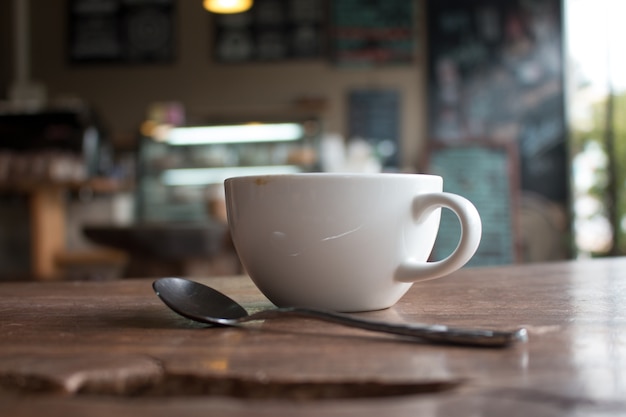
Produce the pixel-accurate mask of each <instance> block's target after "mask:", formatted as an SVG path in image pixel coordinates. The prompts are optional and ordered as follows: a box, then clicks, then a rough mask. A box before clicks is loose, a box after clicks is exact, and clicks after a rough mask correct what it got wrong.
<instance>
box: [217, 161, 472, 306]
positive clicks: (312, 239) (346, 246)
mask: <svg viewBox="0 0 626 417" xmlns="http://www.w3.org/2000/svg"><path fill="white" fill-rule="evenodd" d="M224 186H225V190H226V207H227V214H228V222H229V225H230V231H231V236H232V239H233V243H234V245H235V248H236V250H237V253H238V255H239V258H240V260H241V262H242V264H243V266H244V268H245V270H246V272H247V273H248V274H249V275H250V278H251V279H252V281H253V282H254V283H255V284H256V286H257V287H258V288H259V289H260V290H261V292H263V294H265V296H266V297H267V298H268V299H269V300H270V301H272V302H273V303H274V304H276V305H277V306H298V307H311V308H322V309H329V310H335V311H344V312H349V311H366V310H378V309H383V308H388V307H391V306H392V305H394V304H395V303H396V302H397V301H398V300H399V299H400V298H401V297H402V296H403V295H404V294H405V293H406V291H407V290H408V289H409V288H410V286H411V285H412V283H414V282H417V281H423V280H428V279H433V278H439V277H442V276H444V275H447V274H450V273H451V272H454V271H456V270H457V269H459V268H461V267H462V266H463V265H465V263H467V261H469V260H470V258H471V257H472V256H473V255H474V253H475V251H476V249H477V248H478V245H479V243H480V238H481V233H482V226H481V221H480V216H479V214H478V211H477V210H476V208H475V207H474V205H473V204H472V203H471V202H469V201H468V200H467V199H465V198H464V197H461V196H459V195H456V194H451V193H445V192H443V191H442V190H443V179H442V178H441V177H438V176H434V175H420V174H390V173H389V174H388V173H383V174H330V173H303V174H287V175H259V176H246V177H234V178H229V179H227V180H226V181H225V183H224ZM441 207H445V208H448V209H451V210H452V211H453V212H454V213H456V215H457V217H458V218H459V221H460V224H461V229H462V231H461V236H460V238H459V244H458V246H457V248H456V249H455V250H454V252H453V253H452V254H450V255H449V256H448V257H447V258H445V259H442V260H439V261H430V262H429V261H428V258H429V256H430V253H431V251H432V249H433V246H434V243H435V238H436V236H437V231H438V229H439V221H440V216H441Z"/></svg>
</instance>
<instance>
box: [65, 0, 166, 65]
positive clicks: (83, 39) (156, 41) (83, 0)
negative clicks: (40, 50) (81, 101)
mask: <svg viewBox="0 0 626 417" xmlns="http://www.w3.org/2000/svg"><path fill="white" fill-rule="evenodd" d="M174 4H175V2H174V0H141V1H128V0H70V1H69V3H68V8H69V9H68V12H69V13H68V14H69V47H68V54H69V60H70V62H72V63H92V62H93V63H103V62H111V63H139V62H170V61H172V60H173V58H174Z"/></svg>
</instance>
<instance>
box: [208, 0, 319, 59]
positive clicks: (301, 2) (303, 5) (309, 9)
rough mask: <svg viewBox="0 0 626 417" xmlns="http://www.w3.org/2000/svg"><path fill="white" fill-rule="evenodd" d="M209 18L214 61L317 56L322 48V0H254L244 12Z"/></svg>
mask: <svg viewBox="0 0 626 417" xmlns="http://www.w3.org/2000/svg"><path fill="white" fill-rule="evenodd" d="M211 18H212V19H213V56H214V59H215V60H216V61H217V62H250V61H275V60H286V59H304V58H319V57H321V56H322V55H323V53H324V52H325V44H326V38H325V33H326V3H325V2H324V1H323V0H255V1H254V3H253V6H252V8H251V9H250V10H248V11H246V12H244V13H236V14H231V15H227V14H224V15H211Z"/></svg>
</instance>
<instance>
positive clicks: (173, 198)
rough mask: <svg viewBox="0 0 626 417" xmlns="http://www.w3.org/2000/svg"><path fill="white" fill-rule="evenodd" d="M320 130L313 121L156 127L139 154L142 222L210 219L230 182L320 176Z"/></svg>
mask: <svg viewBox="0 0 626 417" xmlns="http://www.w3.org/2000/svg"><path fill="white" fill-rule="evenodd" d="M320 131H321V126H320V123H319V121H317V120H314V119H306V120H295V121H294V120H288V121H280V122H271V123H267V122H265V123H258V122H255V123H240V124H225V125H204V126H185V127H175V128H169V127H167V126H155V127H152V128H151V129H150V134H149V135H146V136H143V137H142V138H141V143H140V148H139V152H138V164H137V169H138V176H137V219H138V220H139V221H140V222H144V223H146V222H147V223H163V222H166V223H169V222H203V221H207V220H211V217H215V216H217V217H220V214H219V213H218V214H211V213H214V211H213V210H211V209H210V207H211V203H212V202H214V201H216V200H217V201H219V200H220V199H222V200H223V182H224V180H225V179H226V178H228V177H232V176H239V175H252V174H265V173H267V174H276V173H295V172H310V171H316V170H318V163H317V154H318V146H319V136H320ZM213 220H222V221H223V218H221V219H220V218H218V219H213Z"/></svg>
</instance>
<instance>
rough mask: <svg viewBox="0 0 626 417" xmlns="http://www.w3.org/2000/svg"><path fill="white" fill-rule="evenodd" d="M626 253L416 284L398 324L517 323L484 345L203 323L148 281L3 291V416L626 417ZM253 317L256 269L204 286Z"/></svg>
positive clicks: (389, 313)
mask: <svg viewBox="0 0 626 417" xmlns="http://www.w3.org/2000/svg"><path fill="white" fill-rule="evenodd" d="M624 271H626V259H624V258H616V259H609V260H594V261H576V262H562V263H546V264H533V265H527V266H508V267H497V268H468V269H463V270H461V271H458V272H457V273H455V274H453V275H451V276H449V277H446V278H443V279H439V280H434V281H428V282H424V283H420V284H416V285H414V286H413V288H412V289H411V290H410V291H409V293H408V294H407V295H406V296H405V297H404V298H403V299H402V300H400V302H399V303H398V304H397V305H396V306H394V307H392V308H390V309H387V310H382V311H376V312H370V313H361V314H362V315H363V316H368V317H371V318H376V319H381V320H389V321H398V322H405V321H410V322H426V323H441V324H448V325H453V326H471V327H489V328H496V329H509V328H514V327H518V326H522V325H523V326H526V327H527V328H528V330H529V333H530V340H529V342H528V343H527V344H519V345H515V346H513V347H511V348H507V349H480V348H464V347H451V346H436V345H429V344H424V343H421V342H419V341H416V340H409V339H406V338H399V337H395V336H386V335H374V334H372V333H368V332H366V331H362V330H355V329H347V328H343V327H341V326H337V325H333V324H328V323H320V322H316V321H313V320H307V319H299V318H289V319H284V320H282V319H281V320H271V321H266V322H258V323H253V324H250V325H246V326H245V328H207V327H204V326H202V325H198V324H196V323H192V322H190V321H188V320H187V319H184V318H181V317H179V316H177V315H176V314H174V313H173V312H171V311H170V310H168V309H167V308H166V307H165V306H164V305H163V304H162V303H161V302H160V300H159V299H158V298H157V297H156V296H155V295H154V293H153V291H152V289H151V283H152V280H149V279H143V280H125V281H113V282H31V283H5V284H1V285H0V335H1V337H0V415H7V416H9V415H11V416H14V415H15V416H36V415H46V416H55V415H59V416H61V415H63V416H74V415H76V416H78V415H90V416H100V415H103V416H104V415H107V416H110V415H111V414H115V415H129V416H130V415H133V416H141V415H156V416H160V415H163V416H165V415H168V416H170V415H172V414H174V413H177V414H181V413H184V415H190V416H195V415H202V416H207V415H220V416H244V415H245V416H249V415H261V416H264V415H297V416H300V415H301V416H309V415H316V416H319V415H336V416H344V415H357V414H358V415H361V416H378V415H387V416H403V415H445V416H467V415H487V416H489V415H494V416H498V415H507V416H517V415H519V416H522V415H523V416H528V415H545V416H552V415H554V416H557V415H558V416H560V415H565V416H568V415H569V416H578V415H591V414H594V415H624V414H626V378H624V375H626V336H625V334H626V273H625V272H624ZM201 281H204V282H206V283H208V284H209V285H211V286H213V287H215V288H217V289H219V290H221V291H223V292H225V293H227V294H228V295H230V296H231V297H233V298H234V299H236V300H238V301H240V302H242V303H243V304H244V305H245V306H246V308H248V309H249V310H250V311H254V310H257V309H260V308H265V307H269V306H270V304H269V302H268V301H267V300H266V299H265V298H264V297H263V296H262V295H261V294H260V293H259V292H258V290H256V288H255V287H254V286H253V285H252V283H251V282H250V280H249V279H248V278H247V277H224V278H211V279H202V280H201Z"/></svg>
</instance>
